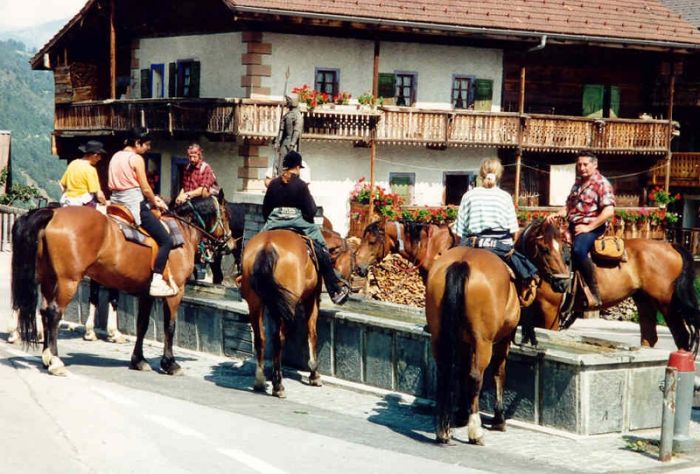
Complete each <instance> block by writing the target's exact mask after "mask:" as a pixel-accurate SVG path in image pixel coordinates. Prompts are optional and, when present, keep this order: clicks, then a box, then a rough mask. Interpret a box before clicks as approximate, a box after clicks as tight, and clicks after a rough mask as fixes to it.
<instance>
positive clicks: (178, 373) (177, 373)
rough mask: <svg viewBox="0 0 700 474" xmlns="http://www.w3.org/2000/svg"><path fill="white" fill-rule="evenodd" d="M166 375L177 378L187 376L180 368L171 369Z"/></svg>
mask: <svg viewBox="0 0 700 474" xmlns="http://www.w3.org/2000/svg"><path fill="white" fill-rule="evenodd" d="M165 373H166V374H168V375H172V376H175V377H179V376H181V375H185V372H184V371H183V370H182V368H181V367H180V366H177V367H175V368H171V369H170V370H168V371H167V372H165Z"/></svg>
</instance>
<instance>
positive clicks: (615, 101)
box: [610, 86, 620, 118]
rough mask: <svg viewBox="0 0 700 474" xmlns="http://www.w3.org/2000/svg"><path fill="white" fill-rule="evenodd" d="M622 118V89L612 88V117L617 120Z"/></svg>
mask: <svg viewBox="0 0 700 474" xmlns="http://www.w3.org/2000/svg"><path fill="white" fill-rule="evenodd" d="M619 116H620V88H619V87H617V86H610V117H611V118H617V117H619Z"/></svg>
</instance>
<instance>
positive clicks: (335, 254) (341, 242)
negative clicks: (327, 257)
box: [321, 226, 356, 284]
mask: <svg viewBox="0 0 700 474" xmlns="http://www.w3.org/2000/svg"><path fill="white" fill-rule="evenodd" d="M321 233H322V234H323V238H324V239H325V240H326V245H327V246H328V252H329V253H330V254H331V261H332V262H333V266H334V267H335V270H336V273H338V276H340V278H341V279H343V280H344V281H345V283H347V284H349V282H350V279H351V278H352V273H353V271H354V270H355V267H356V261H355V249H353V248H352V247H351V246H350V244H348V242H347V240H345V239H344V238H342V237H341V236H340V234H339V233H338V232H336V231H334V230H332V229H328V228H327V227H325V226H324V227H323V228H322V229H321Z"/></svg>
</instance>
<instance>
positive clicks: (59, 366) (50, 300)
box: [12, 199, 231, 375]
mask: <svg viewBox="0 0 700 474" xmlns="http://www.w3.org/2000/svg"><path fill="white" fill-rule="evenodd" d="M182 212H183V215H186V216H187V218H188V219H190V218H192V219H194V217H195V214H197V215H199V217H200V218H201V220H202V221H203V222H204V223H205V225H206V227H207V228H206V229H199V228H198V227H196V226H193V225H192V224H190V225H187V224H185V223H183V222H178V223H177V225H178V226H179V227H180V230H181V231H182V234H183V236H184V240H185V242H184V245H182V246H181V247H179V248H176V249H173V250H172V251H171V252H170V257H169V258H168V268H169V269H170V274H171V277H172V279H173V280H174V282H175V283H176V284H177V286H178V288H179V290H180V291H179V292H178V293H177V294H176V295H174V296H171V297H168V298H165V300H164V304H163V316H164V320H163V330H164V331H163V332H164V338H163V346H164V347H163V357H162V359H161V363H160V367H161V369H162V370H163V372H165V373H167V374H170V375H175V374H178V373H180V371H181V369H180V366H179V364H178V363H177V362H176V361H175V357H174V356H173V351H172V348H173V337H174V334H175V322H176V318H177V308H178V306H179V305H180V301H181V300H182V296H183V294H184V285H185V281H186V280H187V277H188V276H189V275H190V274H191V273H192V269H193V266H194V253H195V247H196V246H197V244H198V243H199V241H200V239H201V238H202V236H203V235H205V234H209V235H210V236H211V237H212V238H214V239H221V240H220V242H219V243H220V244H221V245H230V244H231V242H230V231H229V226H228V214H227V212H226V207H225V206H223V205H222V203H219V202H217V201H216V200H215V199H198V200H193V202H192V206H189V205H188V206H187V207H185V206H183V208H182ZM197 221H199V219H197ZM16 234H17V235H16V238H15V241H14V242H13V253H12V299H13V307H14V308H16V309H18V311H19V323H20V334H21V336H22V339H23V340H24V341H33V340H35V339H36V332H37V327H36V326H37V325H36V320H35V317H34V316H35V313H36V306H37V283H38V284H39V287H40V290H41V295H42V305H41V310H40V312H41V316H42V322H43V326H44V332H45V337H44V349H43V352H42V361H43V363H44V366H45V367H47V368H48V370H49V373H50V374H54V375H64V374H65V373H66V370H65V367H64V365H63V362H62V361H61V359H60V358H59V357H58V344H57V342H58V341H57V338H58V324H59V322H60V320H61V317H62V315H63V312H64V310H65V308H66V306H67V305H68V303H69V302H70V301H71V300H72V299H73V296H74V295H75V293H76V291H77V289H78V285H79V284H80V281H81V280H82V279H83V277H84V276H88V277H90V278H92V279H93V280H95V281H97V282H98V283H100V284H102V285H105V286H108V287H110V288H115V289H118V290H121V291H124V292H127V293H131V294H135V295H138V296H139V308H138V319H137V329H136V344H135V346H134V351H133V353H132V355H131V363H130V368H132V369H136V370H150V368H151V367H150V366H149V365H148V362H147V361H146V359H145V358H144V356H143V339H144V336H145V334H146V331H147V329H148V322H149V315H150V312H151V308H152V306H153V298H152V297H150V296H148V289H149V284H150V280H151V265H150V262H151V249H150V248H149V247H146V246H143V245H139V244H136V243H132V242H128V241H126V240H125V238H124V236H123V234H122V232H121V230H120V229H119V227H118V225H117V224H116V223H115V222H114V221H113V220H112V219H110V218H108V217H107V216H105V215H103V214H101V213H99V212H98V211H96V210H95V209H93V208H90V207H64V208H60V209H48V208H44V209H38V210H36V211H33V212H31V213H30V214H29V215H28V217H27V218H26V219H25V220H24V221H23V223H22V228H21V229H18V232H17V233H16Z"/></svg>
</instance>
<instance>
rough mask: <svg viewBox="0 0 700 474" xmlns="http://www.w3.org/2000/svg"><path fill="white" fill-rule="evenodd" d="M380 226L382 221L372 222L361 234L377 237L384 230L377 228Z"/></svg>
mask: <svg viewBox="0 0 700 474" xmlns="http://www.w3.org/2000/svg"><path fill="white" fill-rule="evenodd" d="M380 224H382V221H374V222H372V223H371V224H369V225H368V226H367V227H365V231H364V232H363V233H362V235H363V236H364V235H367V234H373V235H379V234H381V233H383V232H384V229H382V228H381V227H379V225H380Z"/></svg>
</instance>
